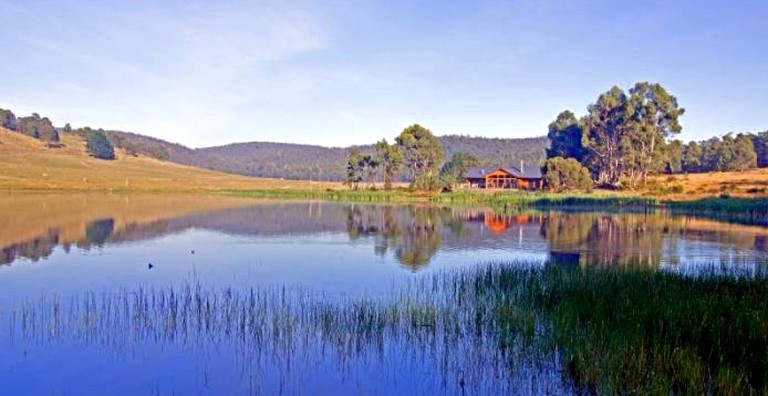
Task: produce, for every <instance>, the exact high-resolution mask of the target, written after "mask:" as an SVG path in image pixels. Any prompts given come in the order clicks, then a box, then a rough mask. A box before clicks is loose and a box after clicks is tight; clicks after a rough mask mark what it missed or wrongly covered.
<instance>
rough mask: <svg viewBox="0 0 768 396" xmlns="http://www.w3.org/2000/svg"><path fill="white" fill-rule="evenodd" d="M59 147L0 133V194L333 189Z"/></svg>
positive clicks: (71, 141) (68, 140)
mask: <svg viewBox="0 0 768 396" xmlns="http://www.w3.org/2000/svg"><path fill="white" fill-rule="evenodd" d="M60 139H61V140H60V142H61V147H59V148H48V146H47V144H46V142H44V141H42V140H38V139H34V138H32V137H29V136H26V135H23V134H20V133H16V132H12V131H9V130H7V129H4V128H0V190H3V191H35V190H56V191H145V192H197V191H217V190H246V189H288V188H301V189H308V188H312V187H317V188H336V187H339V184H337V183H312V184H308V183H307V182H297V181H288V180H277V179H267V178H260V179H257V178H252V177H245V176H240V175H231V174H225V173H221V172H215V171H211V170H206V169H199V168H194V167H191V166H186V165H180V164H177V163H171V162H168V161H162V160H158V159H155V158H148V157H145V156H131V155H126V153H125V152H124V151H123V150H117V160H115V161H105V160H99V159H95V158H92V157H90V156H88V154H86V151H85V142H84V141H83V140H82V139H81V138H80V137H79V136H77V135H75V134H71V133H61V135H60Z"/></svg>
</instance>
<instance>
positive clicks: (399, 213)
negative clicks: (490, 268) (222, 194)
mask: <svg viewBox="0 0 768 396" xmlns="http://www.w3.org/2000/svg"><path fill="white" fill-rule="evenodd" d="M133 199H134V201H133V202H127V203H124V204H123V207H122V210H123V212H121V213H116V214H115V215H114V216H104V214H107V213H110V211H109V210H108V208H107V210H102V211H99V212H97V213H94V216H98V217H95V218H88V217H87V216H82V215H79V216H78V217H77V218H74V219H73V218H71V217H67V216H62V215H61V214H57V215H55V216H53V218H54V219H57V221H51V217H50V216H46V217H40V218H39V219H38V220H36V221H38V222H41V224H35V222H34V221H29V222H25V223H23V224H19V223H18V222H16V223H14V222H6V224H8V228H7V229H6V235H5V238H4V239H5V244H4V245H2V247H1V251H2V255H0V264H10V263H13V262H15V261H17V260H20V259H27V260H29V261H33V262H34V261H37V260H40V259H44V258H47V257H49V256H50V255H51V254H53V252H54V250H55V248H56V247H57V246H61V247H62V248H63V250H64V251H69V250H70V249H71V247H72V245H74V246H77V247H78V248H80V249H86V250H87V249H91V248H103V247H105V246H111V245H117V244H120V243H123V242H128V241H133V242H136V241H138V242H141V241H151V240H153V239H156V238H159V237H161V236H164V235H170V234H178V233H181V232H184V231H185V230H190V229H205V230H211V231H214V232H218V233H222V234H227V235H238V236H252V237H281V238H302V237H304V236H318V235H329V234H330V235H337V234H345V235H346V236H347V240H348V243H350V244H358V243H364V244H366V243H370V244H371V245H372V253H373V254H374V255H375V256H378V257H387V256H391V257H393V258H394V259H395V260H396V261H397V262H398V263H400V265H401V266H402V267H403V268H404V269H406V270H408V271H412V272H415V271H419V270H421V269H423V268H425V267H426V266H428V265H429V264H430V263H431V262H432V261H433V260H434V258H435V256H436V255H437V254H439V252H441V251H464V252H471V251H488V250H495V251H509V252H510V253H513V254H514V253H515V252H521V253H522V252H534V253H544V254H546V255H547V256H548V257H549V258H550V259H552V261H556V262H560V263H568V264H574V265H582V266H586V265H591V266H615V265H623V266H637V265H639V266H658V265H660V264H668V265H676V264H679V263H681V262H715V261H721V260H726V261H729V262H734V261H736V262H751V263H762V262H764V261H765V260H766V248H767V246H768V244H767V242H766V241H768V230H767V229H765V228H764V227H758V226H744V225H736V224H728V223H721V222H717V221H714V220H707V219H698V218H693V217H673V216H670V215H669V214H667V213H662V212H658V213H642V214H637V213H626V214H617V213H610V214H607V213H560V212H549V213H543V212H530V213H519V214H514V215H501V214H497V213H494V212H492V211H490V210H483V209H456V208H440V207H434V206H427V205H416V206H386V205H385V206H380V205H361V204H339V203H318V202H290V203H276V202H254V201H245V200H238V201H232V202H226V203H225V204H223V205H221V203H220V202H219V203H218V204H212V205H210V206H211V209H212V210H205V209H206V208H205V207H195V208H192V209H190V210H189V211H186V212H182V213H181V214H177V213H174V212H173V211H170V212H169V211H168V207H167V205H157V202H155V201H152V200H150V203H149V204H148V203H146V202H144V201H142V200H141V199H138V198H133ZM93 200H94V198H91V201H93ZM178 203H179V202H177V204H178ZM221 206H223V207H221ZM47 207H48V208H49V210H50V205H47ZM131 207H134V208H136V211H135V212H134V213H137V215H131V214H129V213H128V214H127V213H126V211H125V208H131ZM14 210H19V208H18V207H15V208H14ZM3 216H8V214H7V213H2V212H0V219H2V218H3ZM41 219H42V220H41ZM13 227H17V228H18V229H19V231H18V232H13ZM9 229H10V232H8V231H9ZM30 229H31V230H39V231H38V234H34V235H33V236H31V237H29V238H28V239H26V240H21V241H19V240H18V237H17V235H25V234H27V235H28V234H29V232H27V231H25V230H30ZM78 230H79V231H78ZM9 235H10V236H9ZM2 236H3V235H0V237H2ZM9 241H11V243H8V242H9ZM0 243H3V240H2V239H0ZM482 259H483V258H482V257H478V260H482Z"/></svg>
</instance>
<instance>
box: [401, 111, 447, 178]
mask: <svg viewBox="0 0 768 396" xmlns="http://www.w3.org/2000/svg"><path fill="white" fill-rule="evenodd" d="M395 142H396V143H397V146H398V148H399V149H400V152H401V153H402V156H403V163H404V165H405V167H406V169H407V170H408V174H409V176H410V180H411V186H412V187H414V188H418V189H433V188H436V187H437V186H438V179H437V169H438V166H439V165H440V163H442V162H443V159H444V157H445V154H444V153H443V147H442V145H441V144H440V141H439V140H437V138H436V137H435V135H433V134H432V132H430V130H429V129H427V128H424V127H422V126H421V125H419V124H414V125H411V126H409V127H407V128H405V129H404V130H403V132H401V133H400V136H398V137H397V138H395Z"/></svg>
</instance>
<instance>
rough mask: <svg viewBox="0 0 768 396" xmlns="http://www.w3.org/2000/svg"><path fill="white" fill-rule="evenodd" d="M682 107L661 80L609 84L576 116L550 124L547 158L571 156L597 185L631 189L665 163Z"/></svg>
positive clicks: (565, 116)
mask: <svg viewBox="0 0 768 396" xmlns="http://www.w3.org/2000/svg"><path fill="white" fill-rule="evenodd" d="M684 112H685V110H684V109H683V108H682V107H680V106H679V105H678V103H677V98H675V97H674V96H672V95H670V94H669V93H668V92H667V91H666V89H664V87H662V86H661V85H660V84H653V83H648V82H639V83H636V84H635V85H634V86H633V87H632V88H631V89H630V90H629V92H625V91H624V90H622V89H621V88H619V87H613V88H611V89H610V90H609V91H608V92H605V93H603V94H602V95H600V96H599V97H598V98H597V101H595V103H592V104H590V105H589V106H588V107H587V114H586V115H584V116H583V117H582V118H581V119H578V120H577V119H576V116H575V115H574V114H573V113H572V112H570V111H567V110H566V111H564V112H562V113H560V114H559V115H558V116H557V119H556V120H555V121H554V122H552V123H551V124H550V126H549V133H548V137H549V139H550V141H551V146H550V149H549V150H548V153H547V154H548V157H550V158H553V157H557V156H559V157H563V158H573V159H574V160H576V161H578V162H580V163H581V164H582V165H584V166H585V167H586V168H587V169H589V171H590V174H591V175H592V177H593V178H594V179H595V181H596V182H597V183H598V184H600V185H605V186H610V187H628V188H634V187H636V186H637V185H638V184H641V183H644V182H645V180H646V178H647V177H648V175H649V174H651V173H654V172H659V171H662V170H663V169H664V167H665V165H666V161H665V159H666V155H665V154H666V151H667V144H668V139H669V138H670V137H671V136H673V135H674V134H677V133H679V132H680V130H681V129H682V128H681V126H680V123H679V121H678V118H679V117H680V116H681V115H683V114H684Z"/></svg>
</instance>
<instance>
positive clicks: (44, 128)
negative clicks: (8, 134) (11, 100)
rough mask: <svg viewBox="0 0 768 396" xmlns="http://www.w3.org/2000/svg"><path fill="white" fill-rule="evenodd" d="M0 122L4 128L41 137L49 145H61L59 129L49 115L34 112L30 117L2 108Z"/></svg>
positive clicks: (37, 137) (36, 137)
mask: <svg viewBox="0 0 768 396" xmlns="http://www.w3.org/2000/svg"><path fill="white" fill-rule="evenodd" d="M0 124H2V126H3V128H5V129H8V130H11V131H14V132H19V133H21V134H24V135H27V136H30V137H33V138H35V139H40V140H42V141H44V142H46V143H48V145H49V146H52V147H56V146H58V145H59V131H58V130H57V129H56V127H54V126H53V123H52V122H51V120H49V119H48V117H40V115H39V114H37V113H32V115H31V116H28V117H16V115H15V114H13V112H12V111H10V110H5V109H0Z"/></svg>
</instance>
